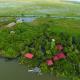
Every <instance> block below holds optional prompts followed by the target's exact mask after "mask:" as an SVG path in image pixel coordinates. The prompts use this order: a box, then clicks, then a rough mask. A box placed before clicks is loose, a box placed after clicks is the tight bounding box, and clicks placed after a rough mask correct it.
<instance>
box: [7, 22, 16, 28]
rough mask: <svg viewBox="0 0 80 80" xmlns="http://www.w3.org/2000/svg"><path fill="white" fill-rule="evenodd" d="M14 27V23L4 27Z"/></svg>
mask: <svg viewBox="0 0 80 80" xmlns="http://www.w3.org/2000/svg"><path fill="white" fill-rule="evenodd" d="M15 25H16V23H15V22H11V23H9V24H8V25H7V26H6V27H9V28H11V27H14V26H15Z"/></svg>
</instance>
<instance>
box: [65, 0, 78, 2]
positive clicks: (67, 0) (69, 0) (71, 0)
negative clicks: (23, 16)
mask: <svg viewBox="0 0 80 80" xmlns="http://www.w3.org/2000/svg"><path fill="white" fill-rule="evenodd" d="M66 1H77V2H80V0H66Z"/></svg>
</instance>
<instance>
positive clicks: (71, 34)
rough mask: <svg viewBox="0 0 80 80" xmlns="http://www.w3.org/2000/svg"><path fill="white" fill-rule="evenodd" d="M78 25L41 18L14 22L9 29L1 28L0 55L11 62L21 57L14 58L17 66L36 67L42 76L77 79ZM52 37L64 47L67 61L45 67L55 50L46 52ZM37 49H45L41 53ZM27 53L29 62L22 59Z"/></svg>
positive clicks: (62, 19) (73, 20) (79, 68)
mask: <svg viewBox="0 0 80 80" xmlns="http://www.w3.org/2000/svg"><path fill="white" fill-rule="evenodd" d="M79 25H80V22H79V20H78V19H70V18H68V19H65V18H59V19H58V18H55V19H54V18H50V17H43V18H38V19H35V20H33V21H32V22H29V23H28V22H22V23H17V24H16V25H15V26H14V27H11V28H9V27H6V28H1V29H0V35H1V36H0V54H1V55H2V56H4V57H8V58H13V59H15V58H16V57H17V55H20V54H21V55H20V56H19V57H18V58H17V59H18V61H19V63H20V64H24V65H25V66H26V67H28V68H29V69H32V68H35V67H36V66H38V67H39V68H40V69H41V71H42V73H55V75H56V76H58V77H59V76H60V77H64V78H67V77H68V78H69V79H70V80H71V79H73V78H74V79H77V80H78V79H79V74H80V72H79V70H80V67H79V65H80V62H79V61H80V56H79V53H80V46H79V44H80V42H79V40H80V38H79V36H80V27H79ZM53 38H54V39H55V40H56V44H57V43H61V44H62V45H63V46H64V53H66V54H67V58H66V59H62V60H60V61H57V62H54V64H53V66H52V67H49V66H48V65H47V64H46V60H47V59H50V58H51V57H52V56H54V54H57V52H56V50H55V49H52V50H51V49H50V43H51V40H52V39H53ZM73 44H74V46H75V47H74V46H73ZM41 46H42V47H43V48H45V50H44V51H43V50H42V48H41ZM73 47H74V48H73ZM42 51H43V52H42ZM53 51H55V52H53ZM29 52H30V53H32V54H33V55H34V58H33V59H32V60H30V59H27V58H25V56H24V55H25V54H27V53H29ZM45 53H46V54H45ZM73 66H74V67H73ZM69 79H67V80H69Z"/></svg>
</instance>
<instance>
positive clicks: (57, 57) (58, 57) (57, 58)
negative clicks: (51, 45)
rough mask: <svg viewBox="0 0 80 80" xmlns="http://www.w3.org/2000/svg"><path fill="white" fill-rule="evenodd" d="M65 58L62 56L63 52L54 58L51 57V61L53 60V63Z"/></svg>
mask: <svg viewBox="0 0 80 80" xmlns="http://www.w3.org/2000/svg"><path fill="white" fill-rule="evenodd" d="M65 58H66V56H65V54H64V53H63V52H61V53H59V54H57V55H55V56H54V57H53V60H54V61H57V60H60V59H65Z"/></svg>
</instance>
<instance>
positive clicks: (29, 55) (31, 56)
mask: <svg viewBox="0 0 80 80" xmlns="http://www.w3.org/2000/svg"><path fill="white" fill-rule="evenodd" d="M24 57H25V58H28V59H32V58H33V57H34V55H33V54H32V53H26V54H25V55H24Z"/></svg>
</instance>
